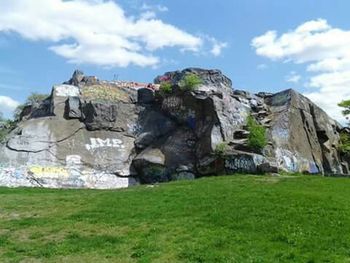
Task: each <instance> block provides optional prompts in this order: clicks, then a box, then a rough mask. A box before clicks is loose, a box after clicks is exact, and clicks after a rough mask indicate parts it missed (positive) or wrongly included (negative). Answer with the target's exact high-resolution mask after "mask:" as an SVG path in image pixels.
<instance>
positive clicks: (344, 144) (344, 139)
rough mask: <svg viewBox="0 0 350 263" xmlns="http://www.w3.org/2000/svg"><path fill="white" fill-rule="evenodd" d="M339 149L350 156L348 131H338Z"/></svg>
mask: <svg viewBox="0 0 350 263" xmlns="http://www.w3.org/2000/svg"><path fill="white" fill-rule="evenodd" d="M339 151H340V152H341V153H342V154H345V155H348V156H350V135H349V134H348V133H345V132H341V133H340V143H339Z"/></svg>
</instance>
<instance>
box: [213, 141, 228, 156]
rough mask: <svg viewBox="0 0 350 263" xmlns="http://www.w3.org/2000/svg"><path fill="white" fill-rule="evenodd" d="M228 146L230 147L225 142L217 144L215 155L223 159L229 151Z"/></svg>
mask: <svg viewBox="0 0 350 263" xmlns="http://www.w3.org/2000/svg"><path fill="white" fill-rule="evenodd" d="M227 146H228V145H227V143H225V142H221V143H219V144H217V145H216V147H215V150H214V154H215V155H216V156H218V157H222V156H223V155H224V154H225V153H226V151H227Z"/></svg>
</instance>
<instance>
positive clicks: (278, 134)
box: [272, 128, 289, 140]
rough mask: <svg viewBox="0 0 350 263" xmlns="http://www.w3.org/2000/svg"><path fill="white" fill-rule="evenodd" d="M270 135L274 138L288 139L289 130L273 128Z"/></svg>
mask: <svg viewBox="0 0 350 263" xmlns="http://www.w3.org/2000/svg"><path fill="white" fill-rule="evenodd" d="M272 136H273V137H274V138H275V139H279V140H288V138H289V131H288V129H283V128H275V129H273V130H272Z"/></svg>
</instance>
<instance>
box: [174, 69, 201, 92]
mask: <svg viewBox="0 0 350 263" xmlns="http://www.w3.org/2000/svg"><path fill="white" fill-rule="evenodd" d="M201 84H202V79H201V78H200V77H199V76H198V75H196V74H194V73H189V74H186V75H185V76H184V77H183V78H182V79H181V80H180V82H179V86H180V89H181V90H184V91H186V90H188V91H193V90H195V89H196V87H197V86H199V85H201Z"/></svg>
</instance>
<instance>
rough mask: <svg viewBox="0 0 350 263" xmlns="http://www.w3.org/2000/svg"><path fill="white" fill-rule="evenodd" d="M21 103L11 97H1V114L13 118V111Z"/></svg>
mask: <svg viewBox="0 0 350 263" xmlns="http://www.w3.org/2000/svg"><path fill="white" fill-rule="evenodd" d="M19 104H20V103H19V102H18V101H16V100H14V99H12V98H10V97H7V96H0V112H1V113H3V114H4V115H5V117H10V116H12V113H13V111H14V110H15V109H16V107H17V106H18V105H19Z"/></svg>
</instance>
